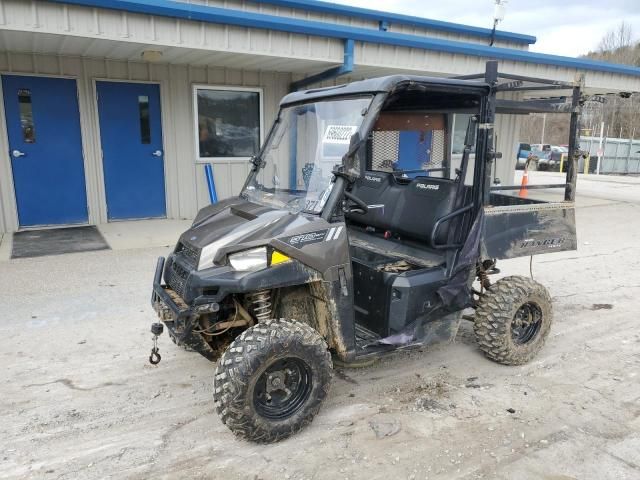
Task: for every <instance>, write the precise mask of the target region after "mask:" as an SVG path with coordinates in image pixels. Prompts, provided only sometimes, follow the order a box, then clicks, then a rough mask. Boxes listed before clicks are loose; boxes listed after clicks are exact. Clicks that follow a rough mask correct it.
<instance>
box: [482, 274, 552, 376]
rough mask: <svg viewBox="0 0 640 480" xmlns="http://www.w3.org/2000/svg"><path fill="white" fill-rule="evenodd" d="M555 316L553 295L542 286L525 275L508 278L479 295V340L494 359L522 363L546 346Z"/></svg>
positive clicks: (505, 362) (485, 351)
mask: <svg viewBox="0 0 640 480" xmlns="http://www.w3.org/2000/svg"><path fill="white" fill-rule="evenodd" d="M552 318H553V312H552V307H551V297H550V296H549V292H548V291H547V289H546V288H545V287H544V286H543V285H541V284H540V283H538V282H536V281H534V280H531V279H529V278H526V277H519V276H512V277H505V278H502V279H500V280H498V281H497V282H496V283H494V284H493V285H492V286H491V287H490V288H489V289H488V290H487V291H486V293H485V295H484V296H482V297H481V298H480V301H479V304H478V308H477V309H476V315H475V319H474V331H475V334H476V340H477V342H478V345H479V346H480V349H481V350H482V351H483V352H484V354H485V355H486V356H487V357H488V358H490V359H491V360H494V361H496V362H498V363H502V364H504V365H522V364H524V363H527V362H528V361H530V360H531V359H532V358H533V357H535V356H536V355H537V353H538V352H539V351H540V349H541V348H542V346H543V345H544V342H545V340H546V338H547V336H548V335H549V330H550V328H551V321H552Z"/></svg>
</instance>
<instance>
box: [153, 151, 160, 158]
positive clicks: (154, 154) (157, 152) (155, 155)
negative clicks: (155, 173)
mask: <svg viewBox="0 0 640 480" xmlns="http://www.w3.org/2000/svg"><path fill="white" fill-rule="evenodd" d="M151 155H153V156H154V157H161V156H162V150H156V151H155V152H153V153H152V154H151Z"/></svg>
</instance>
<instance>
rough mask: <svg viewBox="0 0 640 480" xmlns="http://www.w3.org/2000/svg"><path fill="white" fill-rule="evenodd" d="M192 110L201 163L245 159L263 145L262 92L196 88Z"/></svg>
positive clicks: (207, 87) (225, 88)
mask: <svg viewBox="0 0 640 480" xmlns="http://www.w3.org/2000/svg"><path fill="white" fill-rule="evenodd" d="M194 109H195V112H196V118H195V128H196V138H197V144H196V148H197V152H198V159H199V160H200V161H210V160H215V159H239V160H240V159H248V158H249V157H251V156H252V155H255V154H257V153H258V151H259V149H260V144H261V141H262V91H261V90H259V89H246V88H233V87H209V86H196V87H195V88H194Z"/></svg>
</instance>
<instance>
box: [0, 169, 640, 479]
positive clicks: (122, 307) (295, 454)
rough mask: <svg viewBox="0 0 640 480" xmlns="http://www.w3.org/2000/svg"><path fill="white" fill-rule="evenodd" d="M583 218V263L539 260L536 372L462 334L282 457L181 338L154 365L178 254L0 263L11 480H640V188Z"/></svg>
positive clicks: (4, 415)
mask: <svg viewBox="0 0 640 480" xmlns="http://www.w3.org/2000/svg"><path fill="white" fill-rule="evenodd" d="M543 181H544V180H543ZM579 185H582V184H579ZM578 205H579V208H578V213H577V217H578V222H579V245H580V246H579V250H578V252H567V253H556V254H550V255H546V256H541V257H537V258H535V259H534V263H533V273H534V276H535V278H536V279H537V280H538V281H540V282H542V283H543V284H545V285H546V286H547V287H548V288H549V289H550V291H551V292H552V296H553V300H554V309H555V323H554V325H553V327H552V332H551V335H550V337H549V339H548V342H547V344H546V346H545V348H544V349H543V350H542V352H541V354H540V355H539V357H538V358H537V359H536V360H534V361H533V362H532V363H530V364H528V365H526V366H522V367H505V366H501V365H497V364H495V363H492V362H491V361H489V360H487V359H485V358H484V357H483V356H482V354H481V352H480V351H479V350H478V348H477V347H476V345H475V344H474V340H473V331H472V329H471V325H470V324H464V325H463V327H462V328H461V331H460V333H459V335H458V337H457V339H456V341H455V343H453V344H450V345H440V346H436V347H431V348H428V349H423V350H420V351H413V352H411V353H402V354H396V355H393V356H391V357H388V358H386V359H384V360H383V361H381V362H379V363H378V364H376V365H374V366H372V367H367V368H363V369H344V370H337V372H336V373H337V374H336V376H335V381H334V384H333V387H332V390H331V393H330V396H329V398H328V401H327V402H326V403H325V405H324V407H323V409H322V410H321V412H320V414H319V415H318V417H316V420H315V421H314V422H313V424H312V425H311V426H310V427H309V428H307V429H306V430H304V431H303V432H301V433H300V434H298V435H297V436H295V437H293V438H291V439H288V440H286V441H283V442H281V443H278V444H275V445H268V446H261V445H254V444H251V443H247V442H244V441H239V440H236V439H235V438H234V436H233V435H232V434H231V433H230V432H229V431H228V430H227V429H226V427H224V426H223V425H222V424H221V422H220V421H219V419H218V417H217V416H216V414H215V413H214V411H213V401H212V374H213V365H212V364H211V363H209V362H208V361H207V360H205V359H204V358H201V357H199V356H198V355H197V354H193V353H188V352H185V351H182V350H180V349H178V348H177V347H175V346H174V345H173V344H172V343H171V342H170V340H169V339H168V338H167V337H166V335H165V336H163V337H161V339H160V353H161V354H162V357H163V358H162V362H161V363H160V364H159V365H158V366H155V367H154V366H151V365H149V364H148V362H147V357H148V355H149V350H150V347H151V338H150V334H149V333H148V328H149V324H150V323H151V322H152V321H153V319H154V314H153V311H152V310H151V307H150V306H149V305H148V297H149V288H150V284H151V276H152V274H153V269H154V266H155V258H156V257H157V256H158V255H163V254H165V253H166V252H167V249H166V248H156V249H138V250H121V251H107V252H95V253H84V254H73V255H64V256H58V257H45V258H36V259H26V260H13V261H10V262H0V292H1V293H0V305H2V307H3V316H2V320H1V321H0V334H1V335H0V359H1V361H2V364H3V367H4V368H2V369H0V478H3V479H4V478H38V479H40V478H43V479H93V478H95V479H102V478H131V479H148V478H207V479H250V480H258V479H260V480H267V479H292V480H293V479H325V478H331V479H363V480H364V479H387V478H399V479H476V478H486V479H504V480H506V479H518V480H526V479H545V480H569V479H580V480H582V479H598V480H601V479H616V480H620V479H636V480H637V479H640V382H639V379H640V376H639V374H640V332H639V329H638V326H639V323H638V316H637V298H638V295H639V294H640V268H639V267H640V266H639V263H640V249H639V247H638V241H639V238H638V237H639V236H640V211H639V207H640V181H635V182H634V181H632V182H627V181H625V182H616V181H614V180H612V181H610V182H607V181H602V180H599V181H597V182H596V181H592V182H588V181H585V182H584V186H583V187H582V189H581V191H580V198H579V201H578ZM500 267H501V268H502V271H503V273H504V274H528V270H529V261H528V259H518V260H512V261H505V262H502V263H501V264H500ZM385 433H387V434H388V435H386V436H385V435H384V434H385Z"/></svg>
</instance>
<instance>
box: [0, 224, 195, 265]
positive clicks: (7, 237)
mask: <svg viewBox="0 0 640 480" xmlns="http://www.w3.org/2000/svg"><path fill="white" fill-rule="evenodd" d="M191 223H192V220H167V219H160V220H136V221H129V222H112V223H105V224H102V225H98V226H97V228H98V230H99V231H100V233H101V234H102V236H103V237H104V239H105V240H106V242H107V243H108V244H109V246H110V247H111V249H112V250H129V249H135V248H154V247H170V246H173V245H175V243H176V241H177V240H178V237H179V236H180V234H181V233H182V232H184V231H185V230H186V229H188V228H189V226H190V225H191ZM12 239H13V234H11V233H5V234H2V233H0V262H3V261H5V262H6V261H8V260H10V259H11V248H12V243H13V242H12Z"/></svg>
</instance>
